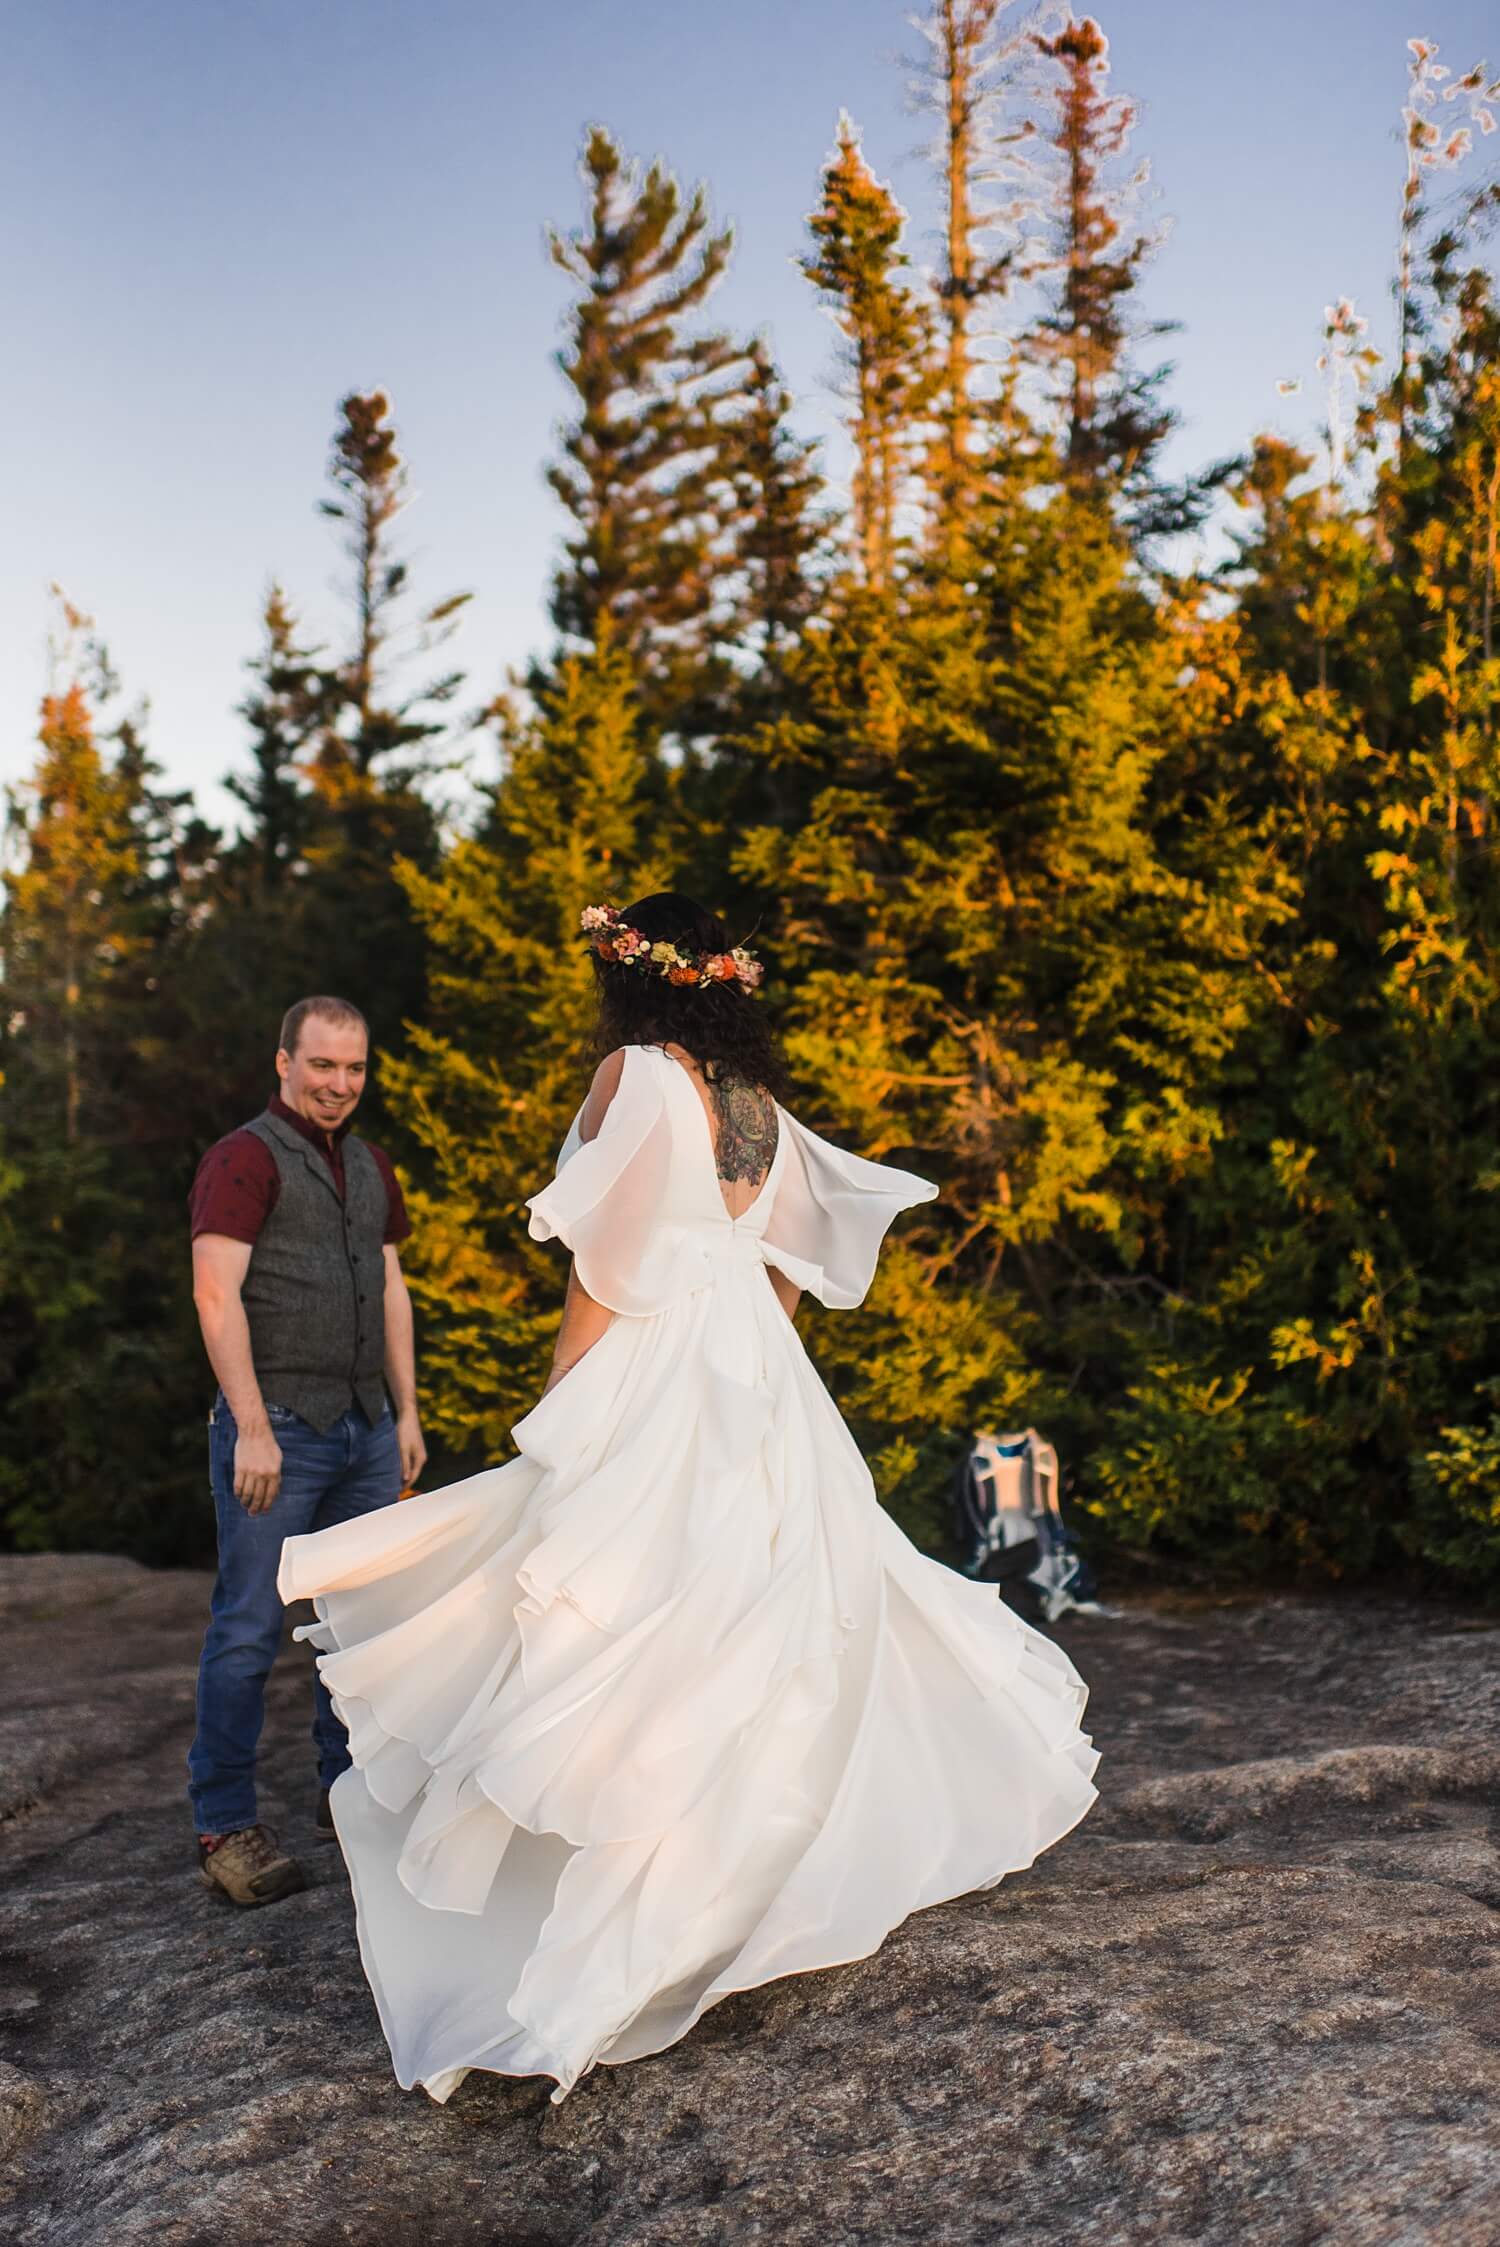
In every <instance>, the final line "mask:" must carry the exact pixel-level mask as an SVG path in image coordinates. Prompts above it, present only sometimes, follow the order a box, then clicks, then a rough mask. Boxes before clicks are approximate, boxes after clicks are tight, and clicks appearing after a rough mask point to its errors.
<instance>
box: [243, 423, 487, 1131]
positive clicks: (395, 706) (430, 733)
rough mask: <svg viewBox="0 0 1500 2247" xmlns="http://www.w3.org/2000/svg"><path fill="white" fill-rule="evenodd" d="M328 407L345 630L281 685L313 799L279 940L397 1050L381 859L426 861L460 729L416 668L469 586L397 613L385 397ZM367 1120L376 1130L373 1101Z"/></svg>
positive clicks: (397, 1014) (462, 723) (402, 906)
mask: <svg viewBox="0 0 1500 2247" xmlns="http://www.w3.org/2000/svg"><path fill="white" fill-rule="evenodd" d="M339 413H340V418H339V423H338V427H337V429H336V431H335V434H334V441H333V449H332V454H331V459H330V469H329V473H330V477H331V480H332V483H333V486H334V495H335V496H334V497H333V498H332V499H325V500H322V501H320V502H319V509H320V512H321V513H322V514H324V515H325V516H327V517H328V518H329V519H330V520H331V521H333V522H336V523H338V524H339V525H341V526H342V530H343V542H342V543H343V548H344V553H345V557H346V561H347V564H348V577H347V595H348V607H349V630H348V634H347V638H346V640H345V644H344V652H343V654H342V655H341V656H339V657H337V658H336V659H335V660H334V661H333V662H332V663H329V664H322V665H319V666H318V667H316V669H313V670H310V671H309V672H308V673H306V674H304V675H303V676H302V677H301V678H299V679H298V680H297V681H296V682H295V692H296V695H297V697H298V699H299V702H300V701H301V700H302V699H303V698H305V699H306V706H307V708H308V709H309V710H310V711H311V712H312V714H313V715H314V717H315V730H314V733H313V737H312V741H311V744H310V747H309V750H308V752H307V756H306V758H305V761H304V770H305V771H306V772H307V775H308V778H309V781H310V783H311V786H312V790H313V794H314V797H315V799H316V802H315V806H314V811H313V815H312V817H311V819H310V821H309V824H308V828H307V832H306V835H305V839H304V844H303V860H304V864H305V872H303V873H302V874H301V875H300V877H299V880H298V882H297V884H296V889H295V895H294V898H293V899H291V900H288V901H287V904H288V910H289V912H290V915H291V918H290V920H289V921H288V923H287V934H288V938H289V945H288V949H289V950H290V953H291V955H292V957H293V959H294V960H295V961H297V962H298V963H299V967H298V972H297V974H296V976H295V978H294V980H295V981H296V982H297V984H298V986H299V987H300V988H301V989H307V988H313V989H319V990H329V989H332V990H335V991H337V992H339V993H340V994H341V995H342V996H344V997H347V998H349V999H351V1000H353V1002H354V1003H355V1004H356V1005H358V1006H360V1007H361V1008H362V1009H363V1010H364V1011H365V1012H366V1013H367V1015H368V1016H369V1019H370V1022H371V1025H372V1031H373V1034H374V1039H375V1044H376V1047H377V1049H378V1051H379V1052H380V1053H382V1054H383V1053H388V1052H391V1051H392V1050H394V1049H397V1048H399V1045H400V1043H401V1039H402V1036H403V1025H404V1024H405V1022H406V1021H407V1020H408V1019H409V1018H410V1017H411V1016H413V1015H414V1014H415V1013H416V1012H417V1010H418V1008H419V1007H420V1004H421V997H422V989H423V967H422V944H421V936H420V931H419V930H418V929H417V927H416V925H415V923H414V921H413V919H412V914H411V909H410V904H409V901H408V898H407V895H406V893H405V891H404V890H403V889H402V887H401V884H400V882H399V881H398V880H397V878H396V875H395V873H394V871H393V869H394V866H395V863H396V861H397V860H398V859H409V860H410V861H411V862H412V863H413V864H415V865H418V866H424V867H432V866H434V865H435V864H436V863H437V858H438V852H439V835H438V813H437V807H436V805H435V804H434V802H433V800H432V796H431V793H430V788H429V787H427V786H425V785H424V784H430V783H431V782H432V780H433V779H434V778H435V777H436V770H437V765H438V761H439V756H440V753H441V754H442V755H443V756H444V757H447V758H450V759H451V758H452V757H453V756H456V755H457V753H458V751H459V749H460V746H461V744H462V741H463V737H464V735H465V733H466V731H467V727H468V723H469V721H467V720H465V719H462V718H458V719H455V717H454V715H453V711H454V705H455V703H456V701H457V698H458V696H459V693H460V691H461V689H462V686H463V674H462V673H461V672H460V671H457V670H453V669H448V670H445V671H440V672H438V673H437V674H436V675H432V674H430V673H428V672H427V671H426V669H425V666H426V662H427V659H428V658H429V657H430V656H432V655H433V654H434V653H435V652H436V651H437V650H439V649H441V648H442V647H443V646H444V645H445V644H446V643H447V641H448V640H449V639H450V638H451V636H452V634H453V632H454V630H455V629H456V626H457V622H458V618H459V616H460V614H461V612H462V610H463V608H464V606H465V605H466V603H467V601H468V599H469V595H468V594H466V593H458V594H451V595H449V596H447V597H445V598H444V599H443V600H440V601H438V602H436V603H435V604H434V605H432V606H431V607H429V608H426V609H419V610H418V611H417V612H416V614H415V616H412V615H411V614H410V613H409V603H410V592H411V586H410V577H409V571H408V568H407V564H406V562H405V561H404V560H403V559H402V557H401V556H400V555H399V553H397V552H396V550H395V547H394V544H393V532H394V528H395V525H396V524H397V522H398V521H399V520H400V518H401V516H402V515H403V513H404V511H405V509H406V506H407V504H408V501H409V486H408V480H407V471H406V465H405V462H404V460H403V459H402V457H401V454H400V451H399V448H398V444H397V436H396V431H395V428H394V426H393V424H392V421H391V417H390V416H391V409H390V402H389V400H388V399H387V397H386V396H385V394H384V392H382V391H371V392H369V393H360V392H351V393H350V394H349V395H348V396H347V397H346V398H345V399H344V400H343V401H342V404H341V406H340V409H339ZM419 666H420V667H421V668H418V667H419ZM413 672H415V673H416V676H415V677H413V676H412V674H413ZM379 1082H380V1080H379V1077H378V1075H377V1078H376V1090H377V1095H378V1088H379ZM369 1120H370V1124H371V1128H372V1129H378V1128H379V1126H380V1109H379V1104H378V1097H377V1099H376V1100H374V1101H372V1102H371V1104H370V1118H369Z"/></svg>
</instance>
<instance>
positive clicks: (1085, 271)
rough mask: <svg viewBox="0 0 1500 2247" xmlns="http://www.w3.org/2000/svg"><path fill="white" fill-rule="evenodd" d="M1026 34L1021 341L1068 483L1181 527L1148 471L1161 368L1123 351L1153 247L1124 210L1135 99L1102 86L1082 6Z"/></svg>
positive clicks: (1099, 57) (1103, 56) (1140, 174)
mask: <svg viewBox="0 0 1500 2247" xmlns="http://www.w3.org/2000/svg"><path fill="white" fill-rule="evenodd" d="M1034 43H1035V47H1036V51H1037V54H1038V57H1039V58H1040V59H1041V61H1042V62H1043V64H1045V65H1048V66H1050V69H1051V78H1050V84H1049V85H1048V87H1047V90H1046V96H1045V98H1046V100H1047V104H1048V107H1049V109H1050V112H1051V116H1050V127H1049V129H1048V130H1047V132H1046V135H1045V137H1046V139H1047V141H1048V142H1049V143H1050V147H1051V151H1052V161H1051V171H1050V193H1049V196H1048V207H1047V209H1046V210H1045V211H1044V214H1043V215H1044V221H1045V225H1046V232H1047V236H1048V251H1047V256H1046V259H1045V262H1044V265H1043V268H1042V270H1043V272H1044V273H1047V274H1050V276H1051V291H1050V294H1051V304H1050V308H1049V309H1048V310H1047V311H1046V312H1045V313H1044V314H1043V316H1042V317H1041V319H1040V320H1039V321H1038V322H1037V323H1036V325H1035V327H1034V328H1033V330H1032V332H1031V334H1030V337H1029V338H1028V339H1027V349H1028V351H1029V354H1030V356H1031V357H1032V358H1033V359H1035V361H1036V362H1037V363H1038V365H1039V366H1040V368H1041V369H1042V370H1043V372H1044V374H1046V375H1047V377H1048V379H1049V383H1050V387H1051V390H1052V395H1053V398H1054V401H1055V404H1056V408H1057V411H1058V414H1059V417H1060V424H1061V432H1062V450H1063V457H1064V461H1065V463H1066V467H1067V472H1068V475H1069V478H1070V480H1071V481H1072V483H1073V484H1074V486H1075V488H1076V489H1078V490H1079V491H1084V492H1089V491H1092V492H1103V493H1104V494H1106V495H1112V494H1114V493H1117V492H1118V493H1122V494H1124V495H1125V496H1126V497H1127V498H1129V499H1131V500H1133V501H1134V502H1135V503H1136V506H1137V510H1138V512H1139V513H1140V514H1141V515H1142V519H1143V521H1144V522H1145V523H1146V524H1147V526H1148V527H1163V528H1176V527H1180V518H1181V515H1182V510H1183V505H1184V502H1183V501H1182V500H1180V499H1179V500H1178V501H1177V502H1176V503H1175V504H1173V503H1170V502H1169V501H1168V499H1167V496H1166V495H1165V494H1163V493H1162V492H1161V490H1160V488H1159V487H1157V486H1156V485H1155V482H1154V478H1153V475H1152V466H1153V461H1154V456H1155V454H1156V453H1157V451H1158V449H1159V448H1160V446H1161V444H1162V442H1163V440H1164V438H1165V437H1166V436H1167V434H1168V433H1169V431H1170V430H1171V428H1172V426H1173V420H1174V417H1173V415H1172V413H1171V412H1170V411H1169V409H1168V408H1166V407H1165V406H1164V405H1163V404H1162V402H1161V397H1160V390H1161V385H1162V382H1163V380H1164V377H1165V370H1164V369H1156V370H1153V371H1150V372H1145V373H1143V372H1141V371H1139V370H1138V369H1137V368H1136V367H1135V366H1134V365H1133V364H1132V357H1131V346H1132V343H1133V342H1134V341H1135V339H1136V336H1137V335H1138V333H1139V332H1140V331H1139V330H1138V329H1137V328H1136V327H1135V325H1134V323H1133V322H1132V319H1131V316H1130V310H1129V305H1130V297H1131V292H1132V291H1133V290H1134V289H1135V288H1136V286H1137V284H1138V282H1139V280H1140V276H1141V269H1142V266H1143V265H1144V263H1145V260H1146V258H1147V257H1148V256H1149V254H1150V252H1151V250H1152V249H1153V247H1154V240H1153V237H1152V236H1151V235H1150V234H1149V233H1148V232H1146V231H1145V230H1144V229H1142V228H1140V227H1138V226H1137V225H1136V223H1135V220H1134V215H1133V214H1134V209H1135V205H1136V202H1137V199H1138V197H1139V194H1140V191H1141V189H1142V187H1143V186H1144V183H1145V179H1146V176H1147V175H1146V169H1145V167H1144V166H1139V167H1136V168H1135V169H1134V170H1130V169H1128V168H1127V167H1128V154H1129V146H1130V139H1131V135H1132V133H1133V131H1134V129H1135V125H1136V120H1137V114H1138V113H1137V110H1136V106H1135V104H1134V102H1132V101H1130V100H1128V99H1126V98H1124V97H1123V96H1120V95H1117V94H1111V93H1110V92H1109V91H1108V82H1109V41H1108V39H1107V38H1106V37H1105V35H1104V33H1103V31H1101V29H1100V28H1099V25H1098V24H1097V23H1096V21H1095V20H1094V18H1093V17H1092V16H1082V17H1077V16H1075V17H1072V18H1070V20H1069V22H1068V23H1067V24H1066V25H1065V26H1064V28H1063V29H1062V30H1061V31H1059V32H1058V33H1056V34H1055V35H1054V36H1050V37H1049V36H1047V35H1046V34H1044V33H1037V34H1035V35H1034ZM1150 332H1152V333H1160V332H1161V331H1160V329H1155V330H1152V331H1150Z"/></svg>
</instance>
